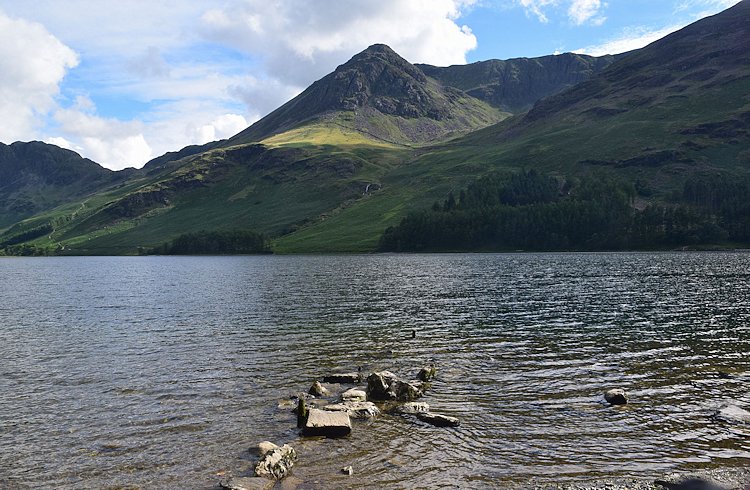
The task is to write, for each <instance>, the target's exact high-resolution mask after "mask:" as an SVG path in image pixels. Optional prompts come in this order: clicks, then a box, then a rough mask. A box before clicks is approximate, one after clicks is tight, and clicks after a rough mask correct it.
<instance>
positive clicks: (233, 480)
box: [219, 476, 274, 490]
mask: <svg viewBox="0 0 750 490" xmlns="http://www.w3.org/2000/svg"><path fill="white" fill-rule="evenodd" d="M273 485H274V482H272V481H270V480H267V479H265V478H259V477H257V476H256V477H236V476H232V477H229V478H225V479H223V480H221V481H220V482H219V486H220V487H221V488H224V489H225V490H267V489H270V488H273Z"/></svg>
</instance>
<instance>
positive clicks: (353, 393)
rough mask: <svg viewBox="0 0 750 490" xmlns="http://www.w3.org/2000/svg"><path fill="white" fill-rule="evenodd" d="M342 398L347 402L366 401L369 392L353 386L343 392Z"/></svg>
mask: <svg viewBox="0 0 750 490" xmlns="http://www.w3.org/2000/svg"><path fill="white" fill-rule="evenodd" d="M341 399H342V400H344V401H345V402H364V401H367V393H366V392H364V391H362V390H358V389H357V388H352V389H350V390H346V391H345V392H343V393H342V394H341Z"/></svg>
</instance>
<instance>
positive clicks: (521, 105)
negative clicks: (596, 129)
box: [416, 53, 618, 113]
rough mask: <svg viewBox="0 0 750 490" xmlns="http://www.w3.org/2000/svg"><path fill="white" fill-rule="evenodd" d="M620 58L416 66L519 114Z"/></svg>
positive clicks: (571, 57)
mask: <svg viewBox="0 0 750 490" xmlns="http://www.w3.org/2000/svg"><path fill="white" fill-rule="evenodd" d="M617 58H618V57H616V56H601V57H593V56H587V55H582V54H574V53H564V54H560V55H550V56H542V57H540V58H516V59H510V60H489V61H479V62H476V63H471V64H468V65H454V66H448V67H437V66H431V65H416V66H417V67H418V68H419V69H420V70H422V72H423V73H424V74H425V75H427V76H428V77H431V78H433V79H435V80H437V81H438V82H440V83H441V84H443V85H444V86H446V87H453V88H457V89H459V90H462V91H463V92H465V93H467V94H468V95H471V96H472V97H475V98H477V99H479V100H482V101H484V102H487V103H488V104H490V105H491V106H493V107H495V108H498V109H500V110H502V111H507V112H512V113H519V112H526V111H528V110H529V109H530V108H531V106H533V105H534V103H535V102H537V101H538V100H539V99H542V98H544V97H547V96H550V95H552V94H555V93H557V92H560V91H561V90H564V89H566V88H569V87H572V86H573V85H576V84H578V83H581V82H583V81H586V80H588V79H589V78H591V77H592V76H594V75H595V74H597V73H599V72H600V71H602V70H604V69H605V68H607V67H608V66H609V65H611V64H612V63H613V62H614V61H615V60H616V59H617Z"/></svg>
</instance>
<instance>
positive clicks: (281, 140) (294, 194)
mask: <svg viewBox="0 0 750 490" xmlns="http://www.w3.org/2000/svg"><path fill="white" fill-rule="evenodd" d="M331 141H333V142H335V143H336V144H335V145H332V144H319V143H321V142H326V143H330V142H331ZM409 151H410V150H407V149H403V148H401V147H397V146H394V145H391V144H386V143H384V142H382V141H375V140H370V139H366V138H363V137H362V135H361V134H359V133H356V132H348V131H342V130H340V129H339V128H330V127H314V128H304V129H300V130H296V131H295V132H294V133H293V134H286V135H280V136H277V137H276V138H275V139H273V140H272V141H268V142H267V146H265V147H260V146H258V145H248V146H245V145H240V146H237V147H233V148H229V149H217V150H212V151H211V152H208V153H206V154H203V155H198V156H192V157H189V158H186V159H185V161H184V162H181V163H180V164H178V165H171V166H170V167H169V168H168V169H167V170H165V171H164V172H162V173H157V174H156V175H154V176H152V177H149V178H143V179H141V180H139V181H138V182H133V183H131V184H129V185H128V186H127V187H122V188H120V189H117V190H115V191H112V192H108V193H105V194H99V195H96V196H93V197H92V198H89V199H87V200H83V201H80V202H75V203H71V204H67V205H65V206H61V207H58V208H56V209H54V210H52V211H50V212H47V213H45V214H43V215H40V216H37V217H35V218H34V219H31V220H27V221H26V222H24V223H22V224H21V225H20V228H26V229H28V228H33V227H34V226H38V225H39V224H43V223H47V222H52V223H54V224H55V231H54V232H53V233H52V234H51V235H50V236H46V237H41V238H39V239H37V240H35V241H33V242H32V243H33V244H35V245H40V246H59V245H62V246H65V249H66V251H68V252H69V253H76V254H129V253H136V252H137V250H138V247H152V246H155V245H159V244H161V243H163V242H165V241H167V240H169V239H172V238H174V237H175V236H177V235H179V234H182V233H186V232H189V231H199V230H213V229H232V228H249V229H254V230H259V231H262V232H265V233H268V234H270V235H280V234H283V233H289V232H290V231H293V230H295V229H297V228H300V227H303V226H305V225H306V224H308V223H310V222H316V221H318V220H324V219H326V217H327V216H329V215H335V214H336V213H338V212H340V211H341V210H342V209H345V208H346V207H347V206H350V205H352V204H353V203H356V202H357V200H359V199H362V198H366V196H365V195H364V190H365V189H366V187H367V185H368V184H371V186H373V187H374V188H375V187H377V186H378V185H379V183H380V180H381V178H382V176H383V175H385V174H386V173H387V172H388V171H389V170H390V169H391V168H393V167H394V166H397V165H398V164H400V162H401V161H402V160H403V159H404V158H405V156H406V155H407V154H408V152H409ZM173 188H177V189H179V191H178V192H172V191H171V190H170V189H173ZM154 189H157V190H165V192H166V196H167V198H166V201H167V203H166V204H164V203H157V204H156V205H153V206H152V207H151V208H148V209H145V211H144V212H142V213H139V214H138V215H137V216H133V217H130V216H114V217H113V216H111V214H110V213H107V210H108V209H109V208H111V207H112V205H113V203H114V204H116V203H118V202H122V201H127V200H128V199H130V198H132V196H134V195H138V194H139V193H142V192H143V191H144V190H154Z"/></svg>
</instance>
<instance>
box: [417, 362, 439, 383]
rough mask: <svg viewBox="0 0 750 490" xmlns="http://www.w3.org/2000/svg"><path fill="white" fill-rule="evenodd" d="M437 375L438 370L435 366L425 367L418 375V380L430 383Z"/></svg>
mask: <svg viewBox="0 0 750 490" xmlns="http://www.w3.org/2000/svg"><path fill="white" fill-rule="evenodd" d="M436 374H437V369H435V366H433V365H429V366H425V367H423V368H422V369H420V370H419V373H417V379H419V380H420V381H424V382H426V383H429V382H430V381H432V380H433V379H435V375H436Z"/></svg>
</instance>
